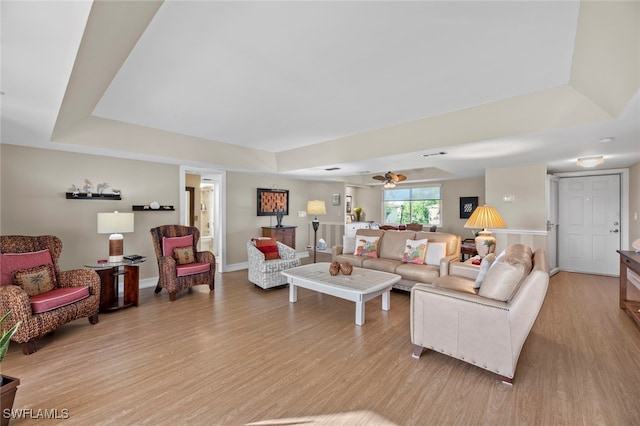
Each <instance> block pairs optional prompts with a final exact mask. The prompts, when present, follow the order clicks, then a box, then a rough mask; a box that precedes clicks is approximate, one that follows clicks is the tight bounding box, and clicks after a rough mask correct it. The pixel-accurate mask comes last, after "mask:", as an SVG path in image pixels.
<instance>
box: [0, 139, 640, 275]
mask: <svg viewBox="0 0 640 426" xmlns="http://www.w3.org/2000/svg"><path fill="white" fill-rule="evenodd" d="M0 157H1V166H2V170H1V172H2V180H1V186H0V188H1V192H0V228H1V229H0V231H1V232H2V234H29V235H39V234H45V233H46V234H54V235H57V236H59V237H61V239H62V242H63V245H64V249H63V253H62V259H61V266H62V267H63V268H65V269H69V268H74V267H81V266H82V265H84V264H85V263H87V262H93V261H95V260H97V259H98V258H102V257H105V256H106V255H107V248H108V241H107V235H100V234H97V233H96V220H97V219H96V217H97V213H98V212H108V211H113V210H118V211H125V212H128V211H131V206H132V205H134V204H149V203H150V202H151V201H158V202H160V203H161V204H170V205H174V206H175V207H176V209H178V207H179V203H180V201H179V200H180V194H181V192H182V191H183V190H184V189H183V188H179V180H180V176H179V174H180V169H179V166H175V165H166V164H159V163H152V162H145V161H136V160H122V159H117V158H112V157H103V156H96V155H88V154H75V153H68V152H63V151H54V150H44V149H37V148H25V147H20V146H15V145H6V144H1V145H0ZM639 168H640V166H639V165H636V166H634V167H633V168H632V172H631V179H630V180H631V185H630V186H631V188H632V189H637V188H638V187H640V182H638V181H639V179H640V178H639V175H640V171H639ZM85 177H87V178H89V179H91V180H92V181H93V182H94V184H96V183H98V182H102V181H106V182H108V183H109V184H110V185H111V187H112V188H118V189H120V190H121V191H122V200H121V201H111V200H110V201H105V200H94V201H87V200H67V199H65V196H64V193H65V192H66V191H67V190H68V189H69V188H70V187H71V185H72V184H75V185H81V184H82V183H83V180H84V178H85ZM441 184H442V187H443V227H442V229H441V230H442V231H444V232H451V233H454V234H459V235H461V236H462V237H463V238H467V237H470V236H471V233H470V230H468V229H465V228H464V223H465V222H466V220H465V219H460V218H459V198H460V197H465V196H478V197H479V203H481V204H482V203H483V202H484V201H485V196H486V199H487V200H488V203H494V204H495V206H496V207H497V208H498V210H499V211H500V213H501V214H502V215H503V217H504V218H505V221H506V222H507V224H508V225H509V229H508V230H507V231H508V233H506V234H499V233H496V237H497V238H498V247H497V249H498V250H500V249H501V248H503V247H502V246H503V245H504V246H506V245H505V244H507V243H509V244H510V243H512V242H524V243H527V244H529V245H531V246H532V247H537V246H540V245H541V244H542V243H543V242H544V243H546V237H540V233H541V232H542V233H543V231H544V229H545V228H544V226H545V220H546V218H545V207H544V206H545V193H544V187H545V170H544V167H543V166H531V167H512V168H504V169H493V170H488V171H487V180H486V184H485V179H483V178H478V179H461V180H450V181H443V182H441ZM271 187H273V188H282V189H288V190H289V197H290V200H289V210H290V212H289V215H288V216H285V217H284V220H283V224H284V225H293V226H297V230H296V231H297V232H296V234H297V235H296V236H297V238H296V249H297V251H304V249H305V247H306V246H307V245H309V244H311V243H312V242H313V233H312V232H311V231H310V229H311V227H310V222H311V219H312V218H311V217H308V216H305V217H299V216H298V212H300V211H301V212H306V204H307V201H308V200H311V199H321V200H324V201H325V204H326V206H327V215H325V216H321V217H319V219H320V222H321V224H322V225H323V226H324V225H326V226H327V229H331V231H330V232H335V229H339V228H338V227H339V226H340V224H342V223H343V221H344V197H345V195H346V194H351V195H352V197H353V207H355V206H362V207H363V208H364V210H365V212H366V219H367V220H371V221H375V222H380V221H381V219H382V210H381V207H380V206H381V194H382V192H381V189H380V188H379V187H375V188H360V187H345V185H344V184H343V183H339V182H333V183H327V182H314V181H303V180H294V179H288V178H284V177H280V176H264V175H258V174H249V173H238V172H227V173H226V200H225V201H226V206H227V207H226V208H227V210H226V223H225V226H226V232H227V234H226V247H224V248H223V250H224V254H225V255H226V259H225V263H226V265H234V264H242V263H244V262H246V260H247V254H246V247H245V244H246V241H247V240H248V239H250V238H251V237H254V236H256V235H261V227H262V226H273V225H275V224H276V221H275V218H274V217H269V216H260V217H259V216H256V209H257V191H256V190H257V188H271ZM485 188H487V189H486V191H485ZM489 188H491V190H489ZM485 192H486V195H485ZM632 192H633V190H632ZM332 194H340V206H332V203H331V196H332ZM507 194H509V195H514V198H515V200H514V203H512V204H511V205H507V203H504V202H502V201H501V200H502V197H503V195H507ZM638 198H639V197H638V195H637V190H635V192H633V194H632V197H631V211H632V213H631V215H630V216H631V219H632V221H631V225H632V228H633V229H634V230H632V233H631V235H632V236H635V238H632V241H633V239H637V238H640V235H638V234H639V231H638V226H637V224H638V222H637V221H633V211H634V209H635V210H638V211H639V213H640V207H639V206H638V203H639V201H638ZM634 206H635V207H634ZM166 223H180V217H179V212H178V211H177V210H176V211H173V212H136V213H135V232H134V233H131V234H126V235H125V252H127V253H133V252H136V253H139V254H143V255H146V256H148V258H149V261H147V262H146V263H145V264H143V266H142V267H141V278H142V279H144V278H151V277H155V276H157V273H158V272H157V266H156V262H155V259H154V256H155V255H154V252H153V245H152V243H151V237H150V235H149V229H150V228H152V227H154V226H157V225H161V224H166ZM323 229H324V228H323ZM527 230H529V231H530V230H534V231H536V233H534V234H527V233H526V232H524V233H523V232H520V231H527ZM327 232H329V231H327ZM318 237H319V238H321V237H325V238H326V239H328V238H327V237H326V236H324V235H322V234H319V235H318Z"/></svg>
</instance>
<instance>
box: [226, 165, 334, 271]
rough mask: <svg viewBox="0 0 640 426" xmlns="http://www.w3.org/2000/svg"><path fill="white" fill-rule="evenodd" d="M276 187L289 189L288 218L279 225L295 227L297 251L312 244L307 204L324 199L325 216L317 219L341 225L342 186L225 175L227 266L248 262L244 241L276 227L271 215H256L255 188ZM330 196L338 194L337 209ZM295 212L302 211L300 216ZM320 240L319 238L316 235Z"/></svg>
mask: <svg viewBox="0 0 640 426" xmlns="http://www.w3.org/2000/svg"><path fill="white" fill-rule="evenodd" d="M258 188H278V189H287V190H289V215H288V216H285V217H284V218H283V220H282V224H283V225H285V226H297V228H296V251H299V252H300V251H304V250H305V247H306V246H307V245H309V244H313V235H310V233H309V228H310V226H309V224H310V223H311V220H312V219H313V218H312V217H309V216H306V211H307V201H309V200H323V201H324V202H325V205H326V209H327V214H326V215H324V216H319V217H318V220H319V221H320V223H325V224H326V223H343V221H344V214H343V209H344V205H343V203H344V191H345V189H344V184H342V183H335V182H334V183H325V182H311V181H303V180H295V179H287V178H284V177H280V176H263V175H254V174H249V173H237V172H228V173H227V191H226V193H227V199H226V204H227V223H226V227H227V247H226V254H227V259H226V263H227V265H234V264H238V263H243V262H246V261H247V249H246V242H247V241H248V240H249V239H251V238H252V237H255V236H260V235H262V227H263V226H275V225H276V223H277V222H276V219H275V217H274V216H257V215H256V211H257V189H258ZM332 194H340V206H332V204H331V196H332ZM298 212H304V214H305V216H304V217H299V216H298ZM318 238H320V236H318Z"/></svg>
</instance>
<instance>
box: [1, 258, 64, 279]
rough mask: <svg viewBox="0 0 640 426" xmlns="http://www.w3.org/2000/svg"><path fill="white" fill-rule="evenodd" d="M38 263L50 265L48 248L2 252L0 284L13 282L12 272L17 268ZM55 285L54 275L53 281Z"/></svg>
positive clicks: (37, 264)
mask: <svg viewBox="0 0 640 426" xmlns="http://www.w3.org/2000/svg"><path fill="white" fill-rule="evenodd" d="M39 265H52V266H53V260H52V259H51V252H50V251H49V249H45V250H40V251H34V252H29V253H2V254H1V255H0V277H1V278H0V285H11V284H13V272H14V271H17V270H18V269H27V268H33V267H35V266H39ZM53 283H54V285H55V283H56V282H55V276H54V281H53Z"/></svg>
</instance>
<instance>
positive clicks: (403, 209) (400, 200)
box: [383, 186, 441, 225]
mask: <svg viewBox="0 0 640 426" xmlns="http://www.w3.org/2000/svg"><path fill="white" fill-rule="evenodd" d="M440 202H441V200H440V187H439V186H430V187H421V188H403V189H386V190H384V193H383V204H384V223H386V224H401V223H404V224H406V223H421V224H423V225H440V224H441V223H440Z"/></svg>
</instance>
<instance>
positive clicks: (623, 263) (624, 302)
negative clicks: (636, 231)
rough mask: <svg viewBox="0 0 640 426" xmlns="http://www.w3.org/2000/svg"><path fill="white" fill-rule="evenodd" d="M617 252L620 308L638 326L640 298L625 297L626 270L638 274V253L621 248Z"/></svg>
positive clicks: (639, 255) (639, 266)
mask: <svg viewBox="0 0 640 426" xmlns="http://www.w3.org/2000/svg"><path fill="white" fill-rule="evenodd" d="M618 253H620V309H624V310H625V312H626V313H627V314H628V315H629V316H630V317H631V319H632V320H633V322H634V323H635V324H636V326H637V327H638V328H640V300H629V299H627V280H628V278H627V270H628V269H630V270H632V271H633V272H635V273H636V274H640V253H636V252H633V251H622V250H618Z"/></svg>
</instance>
